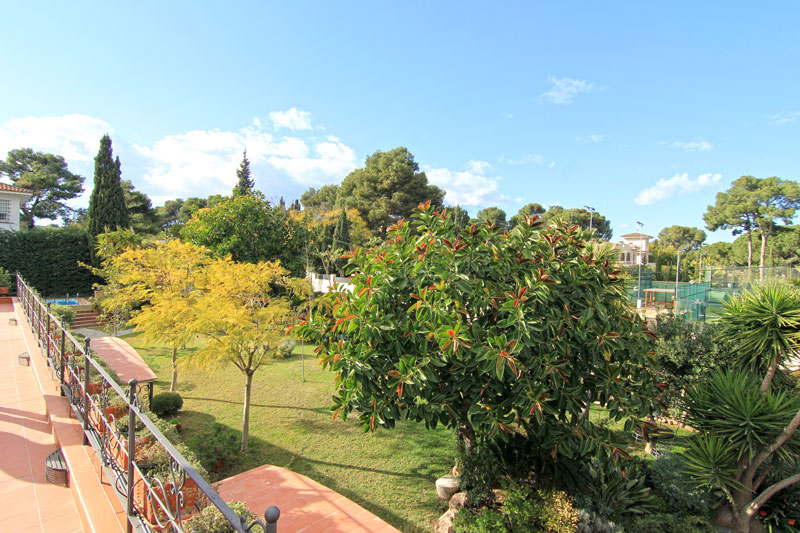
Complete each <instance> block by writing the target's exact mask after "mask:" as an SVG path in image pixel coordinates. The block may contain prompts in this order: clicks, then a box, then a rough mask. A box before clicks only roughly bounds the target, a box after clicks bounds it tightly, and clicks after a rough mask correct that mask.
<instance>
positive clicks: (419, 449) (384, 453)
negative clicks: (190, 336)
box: [125, 335, 455, 532]
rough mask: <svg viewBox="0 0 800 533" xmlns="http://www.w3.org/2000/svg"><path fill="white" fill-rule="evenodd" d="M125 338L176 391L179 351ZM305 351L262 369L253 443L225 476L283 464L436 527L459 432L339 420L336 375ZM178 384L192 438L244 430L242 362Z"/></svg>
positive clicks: (366, 503) (379, 511)
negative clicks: (440, 492) (215, 428)
mask: <svg viewBox="0 0 800 533" xmlns="http://www.w3.org/2000/svg"><path fill="white" fill-rule="evenodd" d="M125 338H126V340H127V341H128V342H129V343H130V344H131V345H132V346H133V347H135V348H136V349H137V351H138V352H139V353H140V354H141V355H142V357H143V358H144V359H145V361H146V362H147V363H148V364H149V365H150V367H151V368H152V369H153V371H154V372H155V373H156V374H157V375H158V378H159V379H158V381H157V382H156V393H159V392H164V391H166V390H168V389H169V375H170V353H169V350H168V349H167V348H164V347H161V346H157V345H153V344H149V343H146V342H144V341H143V340H142V339H141V338H139V337H138V336H136V335H130V336H127V337H125ZM194 350H196V348H194V347H189V348H187V349H186V350H182V351H181V352H180V355H182V356H185V355H187V354H189V353H191V352H193V351H194ZM305 351H306V356H305V365H303V362H302V360H301V355H300V350H299V348H298V349H297V350H296V351H295V352H296V353H295V354H294V355H293V356H292V357H290V358H287V359H283V360H277V361H275V362H271V363H269V364H267V365H265V366H262V367H261V369H259V370H258V372H256V374H255V379H254V381H253V391H252V397H251V418H250V439H249V448H250V449H249V451H248V452H247V453H246V454H243V455H241V456H239V459H238V460H237V461H236V462H235V464H233V465H231V467H230V468H229V469H228V470H227V471H226V472H224V476H223V477H228V476H231V475H235V474H238V473H240V472H244V471H246V470H250V469H251V468H254V467H257V466H260V465H263V464H273V465H276V466H281V467H284V468H288V469H290V470H293V471H295V472H298V473H300V474H303V475H305V476H308V477H310V478H312V479H314V480H316V481H318V482H320V483H322V484H323V485H325V486H327V487H330V488H332V489H333V490H335V491H337V492H339V493H340V494H342V495H344V496H346V497H348V498H350V499H351V500H353V501H355V502H357V503H358V504H359V505H361V506H363V507H364V508H366V509H368V510H369V511H371V512H373V513H375V514H376V515H378V516H380V517H381V518H383V519H384V520H386V521H387V522H389V523H390V524H392V525H393V526H395V527H396V528H398V529H400V530H402V531H409V532H416V531H431V530H432V529H433V524H434V523H435V521H436V520H437V519H438V517H439V516H440V515H441V514H442V512H443V511H444V507H446V504H442V503H441V502H440V501H439V500H438V499H437V498H436V491H435V487H434V482H435V481H436V478H437V477H439V476H441V475H443V474H446V473H447V472H448V471H449V469H450V468H451V467H452V466H453V460H454V454H455V437H454V435H453V433H452V431H449V430H446V429H437V430H434V431H430V430H426V429H425V427H424V426H423V425H420V424H415V423H409V422H404V423H400V424H398V425H397V427H396V428H395V429H392V430H377V431H375V432H374V433H364V432H363V431H362V430H361V428H360V427H359V426H358V423H357V422H358V421H357V417H354V418H349V419H348V420H347V421H346V422H344V421H342V420H341V419H338V420H336V421H334V420H332V419H331V414H330V412H329V410H328V407H329V406H330V404H331V396H332V394H333V390H334V386H333V375H332V374H331V373H330V372H328V371H323V370H321V369H320V367H319V366H318V365H317V360H316V358H315V357H314V356H313V355H311V356H309V355H308V354H310V353H311V351H312V350H311V349H310V348H309V347H306V349H305ZM303 366H304V367H305V382H303V381H302V368H303ZM177 390H178V392H180V393H181V395H182V396H183V400H184V404H183V409H182V410H181V413H180V418H181V423H182V425H183V427H184V430H183V438H184V440H185V441H186V442H187V444H189V445H190V446H191V445H192V443H193V442H195V443H198V444H201V443H202V436H203V435H204V434H205V433H206V432H207V431H209V429H210V427H211V426H212V425H213V423H214V422H219V423H221V424H224V425H226V426H228V427H230V428H231V429H233V430H236V431H237V432H238V433H239V435H241V425H242V399H243V397H244V375H243V374H242V373H241V372H239V370H238V369H236V368H235V367H233V366H232V365H230V366H227V367H222V368H220V369H219V370H217V371H216V372H214V373H212V374H209V373H207V372H205V371H202V370H196V369H181V370H180V371H179V374H178V387H177Z"/></svg>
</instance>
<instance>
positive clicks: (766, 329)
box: [720, 284, 800, 392]
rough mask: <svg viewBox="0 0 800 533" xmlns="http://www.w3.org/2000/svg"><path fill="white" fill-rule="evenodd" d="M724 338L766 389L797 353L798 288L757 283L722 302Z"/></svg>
mask: <svg viewBox="0 0 800 533" xmlns="http://www.w3.org/2000/svg"><path fill="white" fill-rule="evenodd" d="M720 322H721V323H722V324H724V325H725V329H724V332H723V334H722V335H723V338H725V339H726V340H729V341H731V342H732V343H733V345H734V346H736V347H737V349H738V351H739V357H740V364H741V366H742V367H744V368H748V369H752V370H754V371H756V372H758V373H759V374H763V375H764V378H763V381H762V383H761V391H762V392H766V391H767V389H769V386H770V385H771V384H772V379H773V378H774V376H775V372H776V371H777V369H778V367H779V366H780V365H781V364H782V363H784V362H785V361H786V360H787V359H789V358H792V357H797V356H798V354H800V290H798V289H797V288H795V287H793V286H790V285H778V284H768V285H757V286H755V287H753V289H752V290H750V291H748V292H745V293H743V294H741V295H740V296H739V297H737V298H733V299H731V300H729V301H728V302H727V303H726V304H725V308H724V311H723V313H722V316H721V317H720Z"/></svg>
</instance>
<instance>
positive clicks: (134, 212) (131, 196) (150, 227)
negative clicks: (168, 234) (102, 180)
mask: <svg viewBox="0 0 800 533" xmlns="http://www.w3.org/2000/svg"><path fill="white" fill-rule="evenodd" d="M120 185H121V186H122V192H123V193H124V194H125V207H126V208H127V210H128V217H129V219H130V225H131V228H133V230H134V231H135V232H136V233H140V234H141V233H149V234H151V235H155V234H156V233H158V232H159V231H161V226H160V224H159V220H158V215H157V214H156V210H155V209H153V203H152V202H151V201H150V198H149V197H148V196H147V195H146V194H145V193H143V192H142V191H137V190H136V188H135V187H134V186H133V183H131V182H130V180H122V181H121V182H120Z"/></svg>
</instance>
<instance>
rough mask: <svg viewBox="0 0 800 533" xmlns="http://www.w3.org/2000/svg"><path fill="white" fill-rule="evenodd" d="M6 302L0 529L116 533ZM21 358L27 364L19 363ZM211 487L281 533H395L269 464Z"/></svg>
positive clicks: (88, 458) (89, 455) (92, 463)
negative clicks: (54, 464) (59, 477)
mask: <svg viewBox="0 0 800 533" xmlns="http://www.w3.org/2000/svg"><path fill="white" fill-rule="evenodd" d="M6 300H9V301H6V302H2V301H0V450H2V453H0V505H3V507H4V512H3V513H2V516H0V532H5V531H15V532H16V531H24V532H27V531H42V532H48V533H49V532H54V533H60V532H65V533H66V532H72V531H87V532H88V531H92V532H103V533H105V532H112V533H113V532H116V531H124V530H125V526H126V522H127V515H126V513H125V512H124V510H123V509H122V506H121V505H120V503H119V500H118V499H117V497H116V495H115V494H114V493H113V489H112V488H111V486H110V485H109V483H108V479H107V477H103V476H101V475H100V467H99V464H98V461H97V459H96V457H95V455H94V452H93V450H92V448H91V447H90V446H85V445H83V433H82V428H81V426H80V424H79V423H78V422H77V421H76V419H75V418H73V417H71V416H70V415H69V411H68V409H69V408H68V404H67V401H66V400H65V399H64V398H62V397H61V395H60V394H59V388H58V382H57V381H56V380H55V379H53V377H52V373H51V370H50V369H49V368H48V367H47V364H46V358H45V357H44V355H43V354H42V352H41V351H40V349H39V347H38V345H37V342H36V340H35V338H34V335H33V332H32V331H31V329H30V327H29V326H28V323H27V321H26V319H25V316H24V313H23V311H22V308H21V306H20V305H19V302H18V301H17V300H16V298H15V299H14V300H13V302H12V301H10V300H11V299H6ZM9 319H16V325H13V324H12V323H11V321H10V320H9ZM93 343H94V341H93ZM23 352H27V353H28V354H30V366H26V365H24V364H21V363H20V360H19V354H20V353H23ZM58 448H60V449H61V450H62V453H63V454H64V458H65V461H66V463H67V464H68V466H69V488H67V487H61V486H57V485H52V484H50V483H48V482H47V480H46V478H45V466H44V464H45V458H46V457H47V456H48V455H49V454H50V453H52V452H53V451H55V450H56V449H58ZM217 490H218V491H219V493H220V495H221V496H222V497H223V499H225V500H227V501H230V500H239V501H244V502H245V503H247V505H248V507H250V509H251V510H252V511H253V512H254V513H256V514H257V515H260V516H263V513H264V511H265V509H266V508H267V507H269V506H271V505H277V506H278V507H279V508H280V511H281V517H280V520H279V521H278V524H277V525H278V531H280V532H281V533H286V532H303V533H323V532H326V533H327V532H330V533H333V532H342V533H344V532H347V533H390V532H396V531H397V530H396V529H395V528H393V527H392V526H391V525H389V524H387V523H386V522H384V521H383V520H381V519H380V518H378V517H377V516H375V515H374V514H372V513H370V512H369V511H367V510H365V509H364V508H363V507H361V506H359V505H358V504H356V503H354V502H352V501H350V500H348V499H347V498H345V497H344V496H342V495H340V494H338V493H336V492H334V491H332V490H331V489H329V488H327V487H325V486H323V485H320V484H319V483H317V482H316V481H313V480H311V479H309V478H307V477H305V476H302V475H300V474H297V473H295V472H291V471H289V470H285V469H283V468H279V467H275V466H271V465H264V466H262V467H259V468H256V469H253V470H251V471H249V472H244V473H242V474H239V475H237V476H234V477H232V478H229V479H226V480H224V481H222V482H220V483H219V484H217Z"/></svg>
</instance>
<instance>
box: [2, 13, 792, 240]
mask: <svg viewBox="0 0 800 533" xmlns="http://www.w3.org/2000/svg"><path fill="white" fill-rule="evenodd" d="M4 4H5V5H4V6H3V11H2V12H3V19H4V20H3V29H2V32H0V62H1V63H0V65H1V66H2V72H3V80H2V83H0V154H5V152H7V151H8V150H9V149H11V148H18V147H23V146H30V147H32V148H35V149H38V150H43V151H48V152H53V153H59V154H61V155H63V156H64V157H65V158H66V159H67V161H68V162H69V164H70V168H71V169H72V170H73V171H75V172H78V173H79V174H81V175H83V176H86V178H87V181H86V188H87V190H88V189H90V188H91V186H92V172H93V161H92V159H93V157H94V155H95V154H96V153H97V150H98V147H99V140H100V137H101V136H102V135H103V133H106V132H108V133H109V134H110V135H111V137H112V140H113V143H114V149H115V152H116V153H118V154H119V156H120V159H121V161H122V172H123V178H125V179H129V180H131V181H132V182H133V183H134V185H135V186H136V187H137V188H138V189H141V190H143V191H144V192H146V193H147V194H148V195H150V196H151V197H152V198H153V200H154V203H155V204H159V203H163V201H164V200H166V199H168V198H175V197H188V196H207V195H209V194H212V193H228V192H229V191H230V189H231V188H232V186H233V184H234V183H235V180H236V177H235V171H236V168H237V166H238V164H239V162H240V161H241V157H242V150H243V149H244V148H245V147H246V148H247V153H248V157H249V158H250V159H251V161H252V165H253V175H254V178H255V181H256V186H257V187H258V188H259V189H260V190H261V191H263V192H264V193H265V194H266V195H267V197H269V198H274V199H277V198H278V197H281V196H283V197H284V198H285V199H286V200H287V202H288V201H291V200H292V199H294V198H297V197H299V196H300V194H302V192H303V191H305V190H306V189H307V188H308V187H309V186H319V185H322V184H325V183H337V182H340V181H341V179H342V178H343V177H344V176H345V175H347V173H348V172H349V171H351V170H352V169H354V168H357V167H359V166H363V164H364V159H365V158H366V156H368V155H369V154H371V153H373V152H374V151H376V150H390V149H392V148H394V147H396V146H406V147H408V148H409V150H410V151H411V152H412V153H413V154H414V156H415V158H416V160H417V162H418V163H419V164H420V167H421V168H422V169H423V170H425V171H426V173H427V175H428V178H429V180H430V181H432V182H433V183H435V184H437V185H439V186H441V187H443V188H444V189H445V190H446V191H447V197H446V201H448V202H450V203H460V204H461V205H462V206H464V207H466V208H468V209H469V210H470V212H471V213H472V214H475V213H476V212H477V210H478V209H480V208H482V207H487V206H490V205H497V206H499V207H501V208H503V209H504V210H506V212H507V213H508V214H509V216H511V215H512V214H514V213H515V212H516V211H517V209H518V208H519V207H520V206H521V205H523V204H526V203H528V202H538V203H541V204H544V205H551V204H558V205H561V206H564V207H582V206H584V205H589V206H592V207H595V208H596V209H597V210H598V211H599V212H600V213H602V214H604V215H605V216H607V217H608V218H610V220H611V221H612V224H613V227H614V233H615V237H619V235H621V234H624V233H627V232H629V231H632V230H635V229H636V222H637V221H641V222H642V223H643V224H644V231H645V232H646V233H649V234H651V235H657V234H658V232H659V231H660V230H661V229H662V228H663V227H665V226H669V225H672V224H680V225H687V226H697V227H702V226H703V221H702V215H703V213H704V211H705V209H706V206H707V205H708V204H710V203H713V202H714V198H715V195H716V193H717V192H720V191H723V190H725V189H727V188H728V187H729V185H730V183H731V181H733V180H734V179H736V178H738V177H739V176H741V175H744V174H751V175H754V176H757V177H767V176H775V175H777V176H779V177H783V178H789V179H800V157H798V156H799V155H800V143H799V142H798V141H800V33H798V30H797V21H798V20H800V4H798V3H796V2H782V3H780V2H778V3H757V2H742V3H735V2H725V3H722V2H715V3H711V2H662V3H655V2H641V1H639V2H629V3H625V2H596V1H593V2H537V3H534V2H518V3H515V2H480V3H478V2H465V1H459V2H430V1H425V2H402V3H401V2H396V3H389V2H349V1H339V2H300V1H293V2H263V1H261V2H252V3H247V2H206V1H194V2H178V1H173V0H170V1H168V2H164V1H159V2H151V1H144V0H143V1H139V2H135V3H131V2H96V3H94V2H81V1H78V2H5V3H4ZM87 197H88V196H87V195H84V198H82V199H80V200H76V201H75V202H74V203H75V205H85V204H86V202H87V200H86V198H87ZM716 240H731V237H730V235H729V234H726V233H722V232H718V233H716V234H713V235H710V238H709V241H710V242H713V241H716Z"/></svg>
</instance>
